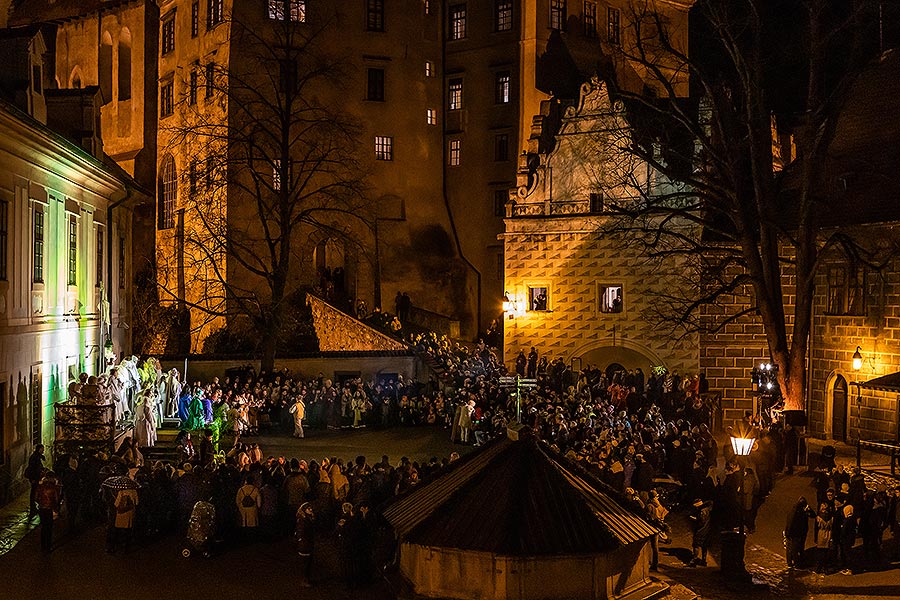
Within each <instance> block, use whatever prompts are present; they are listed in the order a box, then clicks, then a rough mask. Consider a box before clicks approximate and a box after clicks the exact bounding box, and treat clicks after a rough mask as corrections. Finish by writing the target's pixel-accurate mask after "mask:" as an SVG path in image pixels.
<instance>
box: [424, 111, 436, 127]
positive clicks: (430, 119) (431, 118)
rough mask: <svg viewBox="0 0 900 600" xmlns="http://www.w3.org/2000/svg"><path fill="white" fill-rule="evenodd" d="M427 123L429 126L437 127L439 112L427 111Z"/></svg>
mask: <svg viewBox="0 0 900 600" xmlns="http://www.w3.org/2000/svg"><path fill="white" fill-rule="evenodd" d="M425 122H426V123H427V124H428V125H437V111H436V110H434V109H433V108H428V109H425Z"/></svg>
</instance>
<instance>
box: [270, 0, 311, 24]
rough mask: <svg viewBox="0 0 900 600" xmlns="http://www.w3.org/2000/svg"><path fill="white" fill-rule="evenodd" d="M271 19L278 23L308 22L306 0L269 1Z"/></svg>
mask: <svg viewBox="0 0 900 600" xmlns="http://www.w3.org/2000/svg"><path fill="white" fill-rule="evenodd" d="M269 18H270V19H275V20H276V21H293V22H295V23H304V22H306V0H269Z"/></svg>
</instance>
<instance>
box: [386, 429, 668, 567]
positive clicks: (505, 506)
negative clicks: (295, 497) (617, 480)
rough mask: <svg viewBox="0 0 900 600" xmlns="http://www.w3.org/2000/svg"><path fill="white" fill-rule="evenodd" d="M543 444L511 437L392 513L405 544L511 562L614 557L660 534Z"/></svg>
mask: <svg viewBox="0 0 900 600" xmlns="http://www.w3.org/2000/svg"><path fill="white" fill-rule="evenodd" d="M603 488H604V486H603V484H601V483H600V482H598V481H595V480H593V478H592V477H590V476H588V475H587V474H585V473H583V472H581V470H580V469H578V468H577V467H575V466H574V465H571V464H569V463H568V461H566V460H565V459H563V458H562V457H561V456H559V455H558V454H557V453H556V452H554V451H553V450H551V449H550V448H549V447H547V446H546V445H545V444H543V443H542V442H538V441H536V440H534V439H531V438H526V439H523V440H520V441H511V440H508V439H503V440H500V441H497V442H495V443H492V444H490V445H489V446H487V447H485V448H484V449H482V450H481V451H479V452H477V453H475V454H473V455H470V456H469V457H467V458H466V459H465V460H464V461H461V464H459V465H457V466H456V467H455V468H453V469H452V470H451V471H449V472H448V473H446V474H445V475H443V476H441V477H439V478H438V479H436V480H435V481H433V482H431V483H429V484H427V485H424V486H422V487H421V488H418V489H416V490H414V491H412V492H410V493H409V494H407V495H405V496H402V497H400V498H398V499H397V500H396V501H394V502H392V503H391V504H390V505H388V506H387V507H386V509H385V510H384V516H385V518H386V519H387V521H388V522H389V523H390V524H391V525H392V526H393V527H394V530H395V531H396V533H397V535H398V536H399V538H400V540H401V541H403V542H409V543H414V544H420V545H423V546H429V547H444V548H455V549H460V550H472V551H479V552H490V553H494V554H499V555H503V556H566V555H582V554H596V553H603V552H609V551H611V550H614V549H616V548H618V547H620V546H624V545H627V544H630V543H632V542H636V541H640V540H644V539H647V538H648V537H650V536H652V535H654V534H655V533H657V530H656V529H655V528H654V527H652V526H651V525H649V524H648V523H647V522H646V521H644V520H643V519H642V518H641V517H639V516H638V515H636V514H635V513H633V512H632V511H630V510H629V509H627V508H625V507H624V506H622V505H621V504H619V503H618V502H617V501H616V499H615V498H614V497H613V494H612V492H610V491H607V490H606V489H603Z"/></svg>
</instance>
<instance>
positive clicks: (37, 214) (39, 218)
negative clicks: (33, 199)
mask: <svg viewBox="0 0 900 600" xmlns="http://www.w3.org/2000/svg"><path fill="white" fill-rule="evenodd" d="M33 234H34V235H33V237H34V252H33V259H34V273H33V274H34V277H33V280H34V282H35V283H43V282H44V210H43V208H41V207H40V206H37V205H36V206H35V207H34V232H33Z"/></svg>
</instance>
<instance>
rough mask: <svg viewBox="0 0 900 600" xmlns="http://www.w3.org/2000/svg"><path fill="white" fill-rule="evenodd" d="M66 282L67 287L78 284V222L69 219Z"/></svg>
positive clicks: (73, 218) (72, 218)
mask: <svg viewBox="0 0 900 600" xmlns="http://www.w3.org/2000/svg"><path fill="white" fill-rule="evenodd" d="M66 282H67V283H68V284H69V285H76V284H77V283H78V221H76V220H75V217H71V218H70V219H69V268H68V277H67V278H66Z"/></svg>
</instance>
